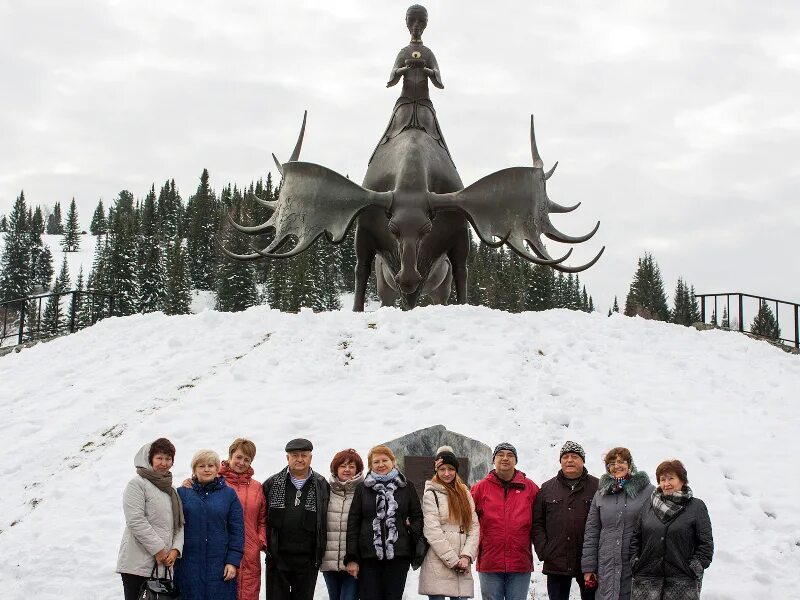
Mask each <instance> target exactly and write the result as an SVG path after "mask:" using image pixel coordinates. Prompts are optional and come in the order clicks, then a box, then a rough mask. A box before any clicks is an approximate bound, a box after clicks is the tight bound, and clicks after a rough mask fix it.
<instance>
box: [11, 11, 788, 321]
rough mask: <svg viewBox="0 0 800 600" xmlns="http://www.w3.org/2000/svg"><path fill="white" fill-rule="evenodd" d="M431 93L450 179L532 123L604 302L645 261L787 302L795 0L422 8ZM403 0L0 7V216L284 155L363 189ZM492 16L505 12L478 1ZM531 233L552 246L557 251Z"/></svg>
mask: <svg viewBox="0 0 800 600" xmlns="http://www.w3.org/2000/svg"><path fill="white" fill-rule="evenodd" d="M425 5H426V6H427V8H428V11H429V24H428V29H427V31H426V32H425V35H424V36H423V39H424V42H425V44H426V45H427V46H429V47H430V48H431V49H432V50H433V51H434V52H435V53H436V57H437V59H438V62H439V66H440V68H441V72H442V79H443V81H444V84H445V89H443V90H438V89H433V88H432V92H431V96H432V99H433V102H434V105H435V106H436V108H437V112H438V117H439V122H440V124H441V126H442V129H443V132H444V135H445V136H446V139H447V141H448V145H449V147H450V150H451V153H452V155H453V158H454V160H455V163H456V165H457V167H458V168H459V172H460V174H461V177H462V179H463V181H464V182H465V184H466V185H468V184H469V183H471V182H473V181H475V180H476V179H478V178H480V177H482V176H483V175H486V174H488V173H491V172H493V171H496V170H499V169H502V168H505V167H510V166H518V165H523V166H527V165H530V147H529V143H528V133H527V127H528V120H529V118H530V117H529V115H530V114H531V113H534V114H535V116H536V128H537V141H538V144H539V150H540V152H541V155H542V158H543V159H544V162H545V165H546V167H547V168H549V166H550V165H552V163H553V162H554V161H556V160H558V161H559V167H558V171H557V172H556V174H555V175H554V176H553V178H551V179H550V181H549V182H548V192H549V195H550V197H551V198H552V199H553V200H554V201H556V202H559V203H561V204H573V203H575V202H578V201H582V202H583V205H582V206H581V207H580V209H578V211H576V212H575V213H572V214H568V215H557V216H556V217H554V221H555V222H556V225H557V226H558V227H559V228H560V229H561V230H562V231H565V232H567V233H571V234H579V233H583V232H585V231H588V230H589V229H590V228H591V227H592V225H593V224H594V222H595V221H596V220H598V219H599V220H600V221H601V222H602V224H601V228H600V231H599V232H598V233H597V235H596V236H595V237H594V238H593V239H592V240H591V241H589V242H587V243H585V244H581V245H579V246H577V247H576V248H575V252H574V253H573V257H572V258H571V259H570V260H571V261H572V264H578V263H579V262H583V261H585V260H588V259H589V258H591V257H592V256H594V254H595V253H596V251H597V250H598V249H599V248H600V246H602V245H605V246H607V249H606V252H605V255H604V256H603V258H602V259H601V261H600V262H599V263H598V264H597V265H595V266H594V267H593V268H592V269H590V270H589V271H587V272H586V273H584V274H582V280H583V281H584V282H585V283H586V285H587V287H588V289H589V292H590V293H591V294H592V295H593V296H594V298H595V301H596V303H597V304H598V305H599V306H600V307H603V308H607V307H608V306H609V305H610V303H611V301H612V300H613V296H614V295H615V294H617V295H618V296H619V298H620V302H622V301H623V300H624V296H625V293H626V292H627V287H628V284H629V282H630V279H631V276H632V274H633V271H634V269H635V266H636V259H637V257H638V256H639V255H641V253H642V252H644V251H646V250H649V251H651V252H652V253H653V254H654V255H655V257H656V259H657V261H658V262H659V264H660V265H661V268H662V272H663V275H664V279H665V282H666V284H667V288H668V291H669V292H670V293H671V292H672V290H673V289H674V286H675V282H676V280H677V278H678V276H681V275H682V276H684V277H685V278H686V279H688V281H689V282H690V283H692V284H694V285H695V287H696V288H697V291H698V292H716V291H744V292H751V293H756V294H762V295H767V296H775V297H778V298H781V299H786V300H793V301H800V283H798V282H800V260H798V241H799V237H800V235H799V234H800V203H799V202H798V198H799V197H800V165H799V164H798V162H799V161H798V159H799V158H800V35H798V31H800V3H798V2H796V0H784V1H775V2H768V3H765V2H747V3H745V2H702V3H701V2H675V1H672V2H634V1H631V2H604V3H600V2H564V1H559V2H529V1H525V2H503V3H487V2H480V3H478V2H474V1H464V0H459V1H458V2H455V1H451V2H443V1H441V2H439V1H435V2H430V1H429V2H426V3H425ZM406 7H407V3H401V2H389V1H386V0H384V1H376V0H370V1H368V2H367V1H362V2H353V1H337V2H319V1H317V2H311V1H296V0H294V1H291V2H267V1H265V0H258V1H242V0H237V1H236V2H211V1H198V0H193V1H191V2H188V1H175V0H171V1H169V2H164V1H163V0H159V1H149V0H148V1H142V0H139V1H136V2H108V1H106V2H100V1H91V0H84V1H81V2H71V1H64V0H54V1H36V0H33V1H26V2H22V1H16V2H12V1H11V0H0V75H1V77H0V86H1V87H0V89H2V92H0V134H1V135H0V213H7V212H8V211H9V209H10V207H11V205H12V203H13V201H14V199H15V197H16V196H17V195H18V194H19V191H20V190H21V189H22V190H24V191H25V196H26V198H27V200H28V201H29V202H30V203H32V204H34V205H36V204H41V205H52V204H53V203H55V202H57V201H60V202H61V203H62V206H64V205H65V204H68V203H69V201H70V199H71V198H72V197H73V196H74V197H75V199H76V200H77V202H78V207H79V212H80V216H81V220H82V222H83V223H84V226H85V227H88V221H89V219H90V217H91V212H92V211H93V209H94V207H95V205H96V204H97V200H98V199H99V198H102V199H103V200H104V202H105V203H106V205H108V202H110V201H112V200H113V199H114V198H115V197H116V195H117V193H118V192H119V191H120V190H121V189H129V190H131V191H132V192H133V193H134V194H135V195H136V196H137V197H143V196H144V195H145V194H146V193H147V191H148V189H149V188H150V185H151V184H152V183H154V182H155V184H156V188H158V186H159V185H160V184H161V183H162V182H163V181H164V180H166V179H167V178H174V179H175V180H176V182H177V184H178V187H179V189H180V191H181V194H182V196H183V198H184V199H186V198H187V197H188V196H189V195H190V194H191V193H192V192H193V191H194V190H195V189H196V187H197V183H198V178H199V175H200V173H201V172H202V169H203V168H204V167H205V168H208V170H209V172H210V174H211V181H212V185H213V187H214V188H215V189H217V190H219V189H220V188H221V187H222V186H223V185H224V184H226V183H227V182H233V183H239V184H246V183H248V182H250V181H252V180H254V179H257V178H259V177H262V176H264V175H265V174H266V173H267V171H268V170H270V169H272V170H274V166H273V164H272V160H271V158H270V152H275V153H276V155H277V156H278V157H279V158H281V159H282V160H286V159H287V158H288V156H289V154H290V153H291V150H292V147H293V146H294V143H295V140H296V136H297V132H298V129H299V125H300V121H301V118H302V112H303V109H308V111H309V121H308V128H307V131H306V141H305V145H304V147H303V153H302V154H301V158H302V159H303V160H306V161H310V162H316V163H319V164H322V165H325V166H327V167H329V168H331V169H334V170H336V171H338V172H340V173H342V174H349V175H350V177H351V178H352V179H354V180H356V181H359V182H360V181H361V179H362V178H363V176H364V172H365V170H366V165H367V160H368V159H369V156H370V154H371V152H372V150H373V148H374V146H375V144H376V142H377V140H378V138H379V137H380V135H381V134H382V132H383V130H384V128H385V126H386V123H387V121H388V119H389V116H390V114H391V110H392V107H393V105H394V101H395V99H396V98H397V96H398V92H399V89H400V88H399V87H394V88H391V89H386V87H385V82H386V81H387V78H388V74H389V70H390V68H391V66H392V63H393V61H394V58H395V56H396V54H397V51H398V50H399V49H400V48H401V47H403V46H404V45H406V44H407V43H408V32H407V30H406V28H405V23H404V17H405V9H406ZM499 7H502V8H499ZM557 246H558V244H555V243H551V244H550V251H551V253H552V254H554V255H556V254H557V253H558V250H560V248H557Z"/></svg>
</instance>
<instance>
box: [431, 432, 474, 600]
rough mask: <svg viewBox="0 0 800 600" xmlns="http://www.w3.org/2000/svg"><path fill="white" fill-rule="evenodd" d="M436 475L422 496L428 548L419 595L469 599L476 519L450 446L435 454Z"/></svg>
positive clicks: (472, 594)
mask: <svg viewBox="0 0 800 600" xmlns="http://www.w3.org/2000/svg"><path fill="white" fill-rule="evenodd" d="M435 465H436V474H435V475H434V476H433V478H431V480H430V481H426V482H425V492H424V494H423V495H422V514H423V517H424V523H425V526H424V533H425V538H426V539H427V540H428V544H429V545H430V548H428V552H427V554H426V555H425V560H424V561H423V563H422V570H421V571H420V575H419V593H420V594H424V595H427V596H429V597H430V600H443V599H444V597H445V596H449V597H450V598H452V599H453V600H457V599H460V598H472V597H473V596H474V595H475V591H474V589H475V588H474V582H473V579H472V563H473V561H474V560H475V557H476V555H477V552H478V537H479V526H478V515H477V514H475V503H474V502H473V500H472V495H471V494H470V493H469V490H468V489H467V486H466V485H465V484H464V482H463V481H462V480H461V478H460V477H459V476H458V459H457V458H456V455H455V454H453V449H452V448H450V447H449V446H444V447H442V448H439V450H438V452H437V453H436V462H435Z"/></svg>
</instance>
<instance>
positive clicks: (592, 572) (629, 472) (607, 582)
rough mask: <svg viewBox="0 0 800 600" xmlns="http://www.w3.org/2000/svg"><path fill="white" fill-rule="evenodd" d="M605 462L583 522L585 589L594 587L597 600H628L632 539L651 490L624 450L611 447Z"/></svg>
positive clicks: (650, 486) (629, 593) (645, 477)
mask: <svg viewBox="0 0 800 600" xmlns="http://www.w3.org/2000/svg"><path fill="white" fill-rule="evenodd" d="M605 462H606V473H605V474H604V475H603V477H602V478H601V479H600V487H599V489H598V490H597V493H596V494H595V495H594V498H593V499H592V505H591V507H590V508H589V517H588V519H587V520H586V531H585V533H584V538H583V556H582V558H581V570H582V571H583V579H584V582H585V583H586V586H587V587H595V586H596V587H597V594H596V598H597V600H629V599H630V597H631V565H630V559H631V548H630V545H631V537H632V536H633V530H634V527H635V525H636V519H637V518H638V516H639V511H640V510H641V509H642V506H643V505H644V503H645V502H647V500H648V499H649V498H650V494H651V493H652V492H653V489H654V488H653V486H652V485H651V484H650V478H649V477H648V476H647V473H645V472H644V471H638V470H637V469H636V465H635V464H634V462H633V457H632V456H631V452H630V450H628V449H627V448H612V449H611V450H609V451H608V452H607V453H606V456H605Z"/></svg>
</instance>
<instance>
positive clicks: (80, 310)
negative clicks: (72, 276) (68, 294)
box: [71, 265, 91, 330]
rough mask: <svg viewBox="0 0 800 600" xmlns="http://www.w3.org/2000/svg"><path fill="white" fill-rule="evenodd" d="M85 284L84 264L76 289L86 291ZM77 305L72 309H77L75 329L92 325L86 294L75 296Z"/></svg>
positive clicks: (79, 273)
mask: <svg viewBox="0 0 800 600" xmlns="http://www.w3.org/2000/svg"><path fill="white" fill-rule="evenodd" d="M85 287H86V286H85V284H84V280H83V265H81V267H80V270H79V271H78V279H77V280H76V281H75V290H76V291H78V292H83V291H85ZM73 298H74V302H75V305H74V306H73V307H71V310H74V311H75V329H76V330H78V329H83V328H85V327H88V326H89V325H91V321H90V312H89V311H88V310H87V308H86V307H87V305H88V304H89V302H88V301H87V298H86V296H85V295H84V294H81V293H78V294H75V295H74V296H73Z"/></svg>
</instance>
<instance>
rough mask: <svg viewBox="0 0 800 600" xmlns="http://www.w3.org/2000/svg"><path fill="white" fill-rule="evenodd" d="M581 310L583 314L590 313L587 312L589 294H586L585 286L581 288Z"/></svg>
mask: <svg viewBox="0 0 800 600" xmlns="http://www.w3.org/2000/svg"><path fill="white" fill-rule="evenodd" d="M581 310H582V311H583V312H592V311H591V310H589V294H587V293H586V286H583V291H582V292H581Z"/></svg>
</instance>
